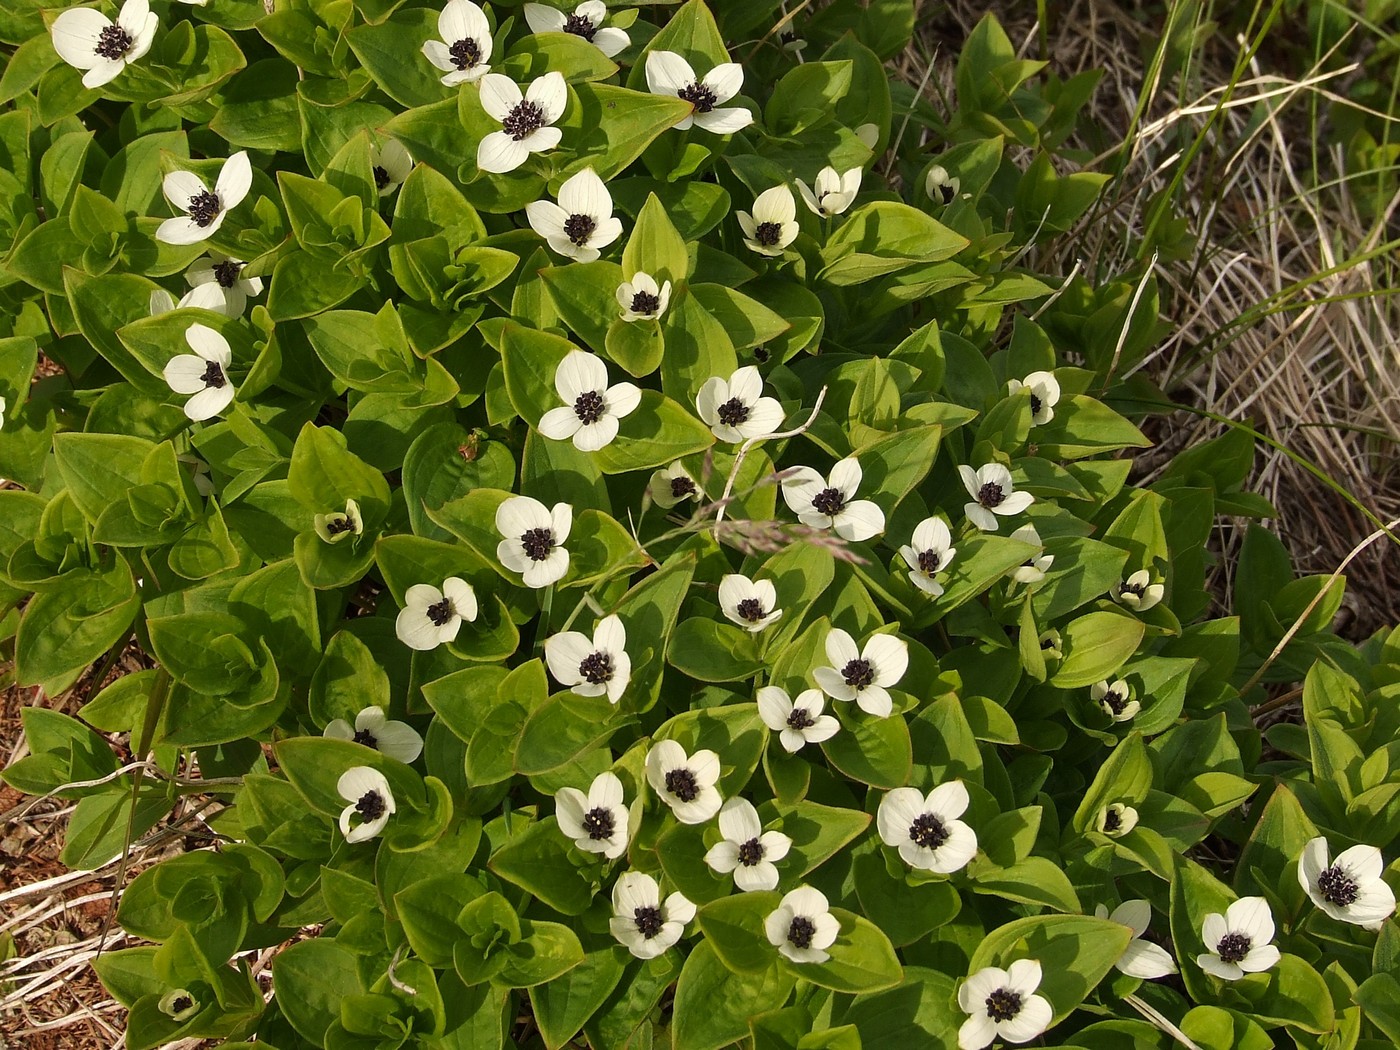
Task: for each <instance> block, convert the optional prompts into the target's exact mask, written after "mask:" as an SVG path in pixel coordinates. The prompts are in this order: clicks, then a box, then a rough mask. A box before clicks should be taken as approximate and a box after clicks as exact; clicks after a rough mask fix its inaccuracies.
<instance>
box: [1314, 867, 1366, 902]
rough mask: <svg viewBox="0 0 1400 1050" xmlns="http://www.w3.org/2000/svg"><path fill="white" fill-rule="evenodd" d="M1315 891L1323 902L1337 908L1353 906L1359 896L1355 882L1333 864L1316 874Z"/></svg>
mask: <svg viewBox="0 0 1400 1050" xmlns="http://www.w3.org/2000/svg"><path fill="white" fill-rule="evenodd" d="M1317 889H1318V892H1319V893H1321V894H1322V899H1323V900H1325V901H1326V902H1327V903H1328V904H1335V905H1337V906H1338V907H1339V908H1345V907H1346V906H1347V905H1349V904H1354V903H1355V902H1356V898H1357V897H1359V896H1360V895H1361V887H1360V886H1358V885H1357V884H1356V881H1355V880H1354V879H1353V878H1352V877H1351V876H1350V875H1348V874H1347V873H1346V872H1345V871H1343V870H1342V869H1341V868H1339V867H1337V866H1336V865H1335V864H1334V865H1332V867H1330V868H1327V869H1325V870H1324V871H1321V872H1319V873H1318V876H1317Z"/></svg>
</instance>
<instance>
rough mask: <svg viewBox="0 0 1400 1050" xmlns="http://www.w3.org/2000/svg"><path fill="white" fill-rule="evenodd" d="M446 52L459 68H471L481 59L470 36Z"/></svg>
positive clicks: (477, 46) (477, 48) (479, 50)
mask: <svg viewBox="0 0 1400 1050" xmlns="http://www.w3.org/2000/svg"><path fill="white" fill-rule="evenodd" d="M447 53H448V54H449V55H451V56H452V64H453V65H454V66H456V67H457V68H458V69H459V70H466V69H471V68H472V66H474V65H476V64H477V63H478V62H480V61H481V45H480V44H478V43H477V42H476V41H475V40H473V39H472V38H471V37H463V38H462V39H461V40H458V41H457V42H456V43H455V44H453V45H452V46H450V47H449V48H448V49H447ZM507 130H509V129H507Z"/></svg>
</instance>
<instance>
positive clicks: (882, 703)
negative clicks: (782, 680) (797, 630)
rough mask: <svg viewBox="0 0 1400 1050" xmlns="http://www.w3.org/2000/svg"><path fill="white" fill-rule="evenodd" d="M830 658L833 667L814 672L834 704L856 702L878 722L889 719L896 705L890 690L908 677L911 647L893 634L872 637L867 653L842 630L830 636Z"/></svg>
mask: <svg viewBox="0 0 1400 1050" xmlns="http://www.w3.org/2000/svg"><path fill="white" fill-rule="evenodd" d="M826 658H827V659H828V660H830V661H831V666H830V667H818V668H817V669H816V670H815V671H813V672H812V677H813V678H815V679H816V680H817V685H819V686H821V687H822V691H823V692H824V693H826V695H827V696H829V697H831V698H832V699H833V700H848V701H849V700H854V701H855V702H856V703H857V704H859V705H860V709H861V710H862V711H864V712H865V713H866V714H868V715H874V716H875V717H876V718H887V717H889V713H890V710H891V708H892V707H893V701H892V700H891V699H890V694H889V687H890V686H892V685H894V684H895V683H897V682H898V681H899V680H900V679H901V678H903V677H904V672H905V671H906V670H908V668H909V644H908V643H907V642H905V641H904V639H902V638H896V637H895V636H894V635H892V634H872V635H871V636H870V638H869V639H868V640H867V641H866V643H865V648H864V649H858V648H856V641H855V639H854V638H852V637H851V636H850V635H849V634H847V633H846V632H845V631H843V630H841V628H839V627H833V628H832V629H831V630H830V631H829V632H828V633H827V636H826Z"/></svg>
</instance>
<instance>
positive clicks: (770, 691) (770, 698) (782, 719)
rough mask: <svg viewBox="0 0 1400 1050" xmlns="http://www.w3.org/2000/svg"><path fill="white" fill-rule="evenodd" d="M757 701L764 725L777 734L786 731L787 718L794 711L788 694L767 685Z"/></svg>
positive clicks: (760, 692) (760, 691) (759, 692)
mask: <svg viewBox="0 0 1400 1050" xmlns="http://www.w3.org/2000/svg"><path fill="white" fill-rule="evenodd" d="M757 700H758V715H759V717H760V718H762V719H763V724H764V725H766V726H767V727H768V728H769V729H771V730H773V731H775V732H776V731H778V730H782V729H786V727H787V717H788V715H789V713H791V711H792V702H791V701H790V700H789V699H788V695H787V693H786V692H784V691H783V690H782V689H779V688H778V687H777V686H775V685H765V686H764V687H763V688H762V689H760V690H759V691H758V696H757ZM793 750H795V749H793Z"/></svg>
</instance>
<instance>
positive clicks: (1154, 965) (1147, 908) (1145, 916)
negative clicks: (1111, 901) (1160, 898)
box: [1094, 900, 1177, 981]
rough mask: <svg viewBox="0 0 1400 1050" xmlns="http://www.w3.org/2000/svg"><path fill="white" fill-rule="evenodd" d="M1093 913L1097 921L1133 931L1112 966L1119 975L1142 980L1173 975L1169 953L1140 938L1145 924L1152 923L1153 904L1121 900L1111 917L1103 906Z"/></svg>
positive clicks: (1174, 967)
mask: <svg viewBox="0 0 1400 1050" xmlns="http://www.w3.org/2000/svg"><path fill="white" fill-rule="evenodd" d="M1094 914H1095V915H1096V916H1098V917H1099V918H1100V919H1108V920H1109V921H1110V922H1116V923H1119V924H1120V925H1123V926H1126V927H1128V929H1130V930H1132V931H1133V939H1132V940H1130V941H1129V942H1128V946H1127V947H1126V948H1124V949H1123V954H1122V955H1120V956H1119V957H1118V961H1117V962H1116V963H1114V964H1113V965H1114V966H1116V967H1117V968H1118V970H1119V971H1120V972H1121V973H1126V974H1127V975H1128V976H1129V977H1141V978H1142V979H1143V980H1145V981H1153V980H1156V979H1157V978H1158V977H1165V976H1167V974H1169V973H1176V969H1177V968H1176V960H1175V959H1173V958H1172V957H1171V953H1169V952H1168V951H1167V950H1166V949H1165V948H1162V947H1161V946H1159V945H1156V944H1153V943H1152V942H1151V941H1145V940H1143V939H1142V935H1143V934H1144V933H1146V932H1147V924H1148V923H1149V922H1151V921H1152V905H1150V904H1148V903H1147V901H1144V900H1133V901H1124V902H1123V903H1122V904H1120V905H1118V907H1116V908H1114V909H1113V914H1112V915H1110V914H1109V912H1108V908H1106V907H1104V905H1102V904H1096V905H1094Z"/></svg>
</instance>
